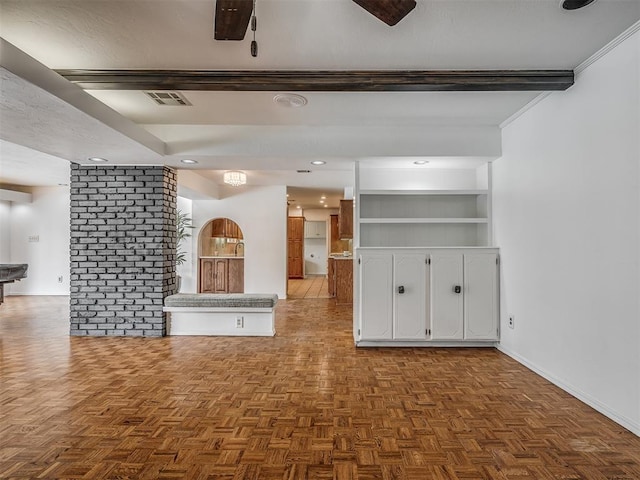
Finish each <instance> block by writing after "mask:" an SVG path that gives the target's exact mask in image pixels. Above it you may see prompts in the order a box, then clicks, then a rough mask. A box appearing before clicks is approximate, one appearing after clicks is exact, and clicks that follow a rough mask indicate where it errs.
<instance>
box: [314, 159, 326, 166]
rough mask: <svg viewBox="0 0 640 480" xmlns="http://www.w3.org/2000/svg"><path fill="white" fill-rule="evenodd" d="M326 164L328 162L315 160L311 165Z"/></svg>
mask: <svg viewBox="0 0 640 480" xmlns="http://www.w3.org/2000/svg"><path fill="white" fill-rule="evenodd" d="M325 163H327V162H325V161H323V160H314V161H313V162H311V165H324V164H325Z"/></svg>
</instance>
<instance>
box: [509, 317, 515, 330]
mask: <svg viewBox="0 0 640 480" xmlns="http://www.w3.org/2000/svg"><path fill="white" fill-rule="evenodd" d="M515 321H516V319H515V317H514V316H513V315H509V328H514V324H515Z"/></svg>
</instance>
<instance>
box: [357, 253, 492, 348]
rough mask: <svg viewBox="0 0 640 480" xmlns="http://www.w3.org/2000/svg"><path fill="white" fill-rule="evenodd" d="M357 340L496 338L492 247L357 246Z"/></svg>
mask: <svg viewBox="0 0 640 480" xmlns="http://www.w3.org/2000/svg"><path fill="white" fill-rule="evenodd" d="M356 252H357V253H356V254H357V258H358V264H359V265H358V279H357V280H358V281H357V283H358V285H359V290H358V299H357V304H358V308H357V319H356V322H357V326H358V338H356V342H360V341H364V342H373V343H375V342H376V341H377V342H380V341H389V342H391V343H393V342H397V341H403V342H407V341H409V342H420V344H421V345H425V346H426V345H429V344H430V343H432V344H438V342H440V344H442V343H443V342H447V343H451V344H453V345H457V344H459V345H465V344H468V343H470V342H479V343H480V344H483V342H494V341H496V340H498V337H499V331H498V319H499V304H498V290H499V288H498V261H497V260H498V255H497V249H489V248H487V249H423V248H416V249H357V251H356Z"/></svg>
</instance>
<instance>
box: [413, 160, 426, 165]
mask: <svg viewBox="0 0 640 480" xmlns="http://www.w3.org/2000/svg"><path fill="white" fill-rule="evenodd" d="M413 163H414V165H426V164H427V163H429V162H427V161H426V160H416V161H415V162H413Z"/></svg>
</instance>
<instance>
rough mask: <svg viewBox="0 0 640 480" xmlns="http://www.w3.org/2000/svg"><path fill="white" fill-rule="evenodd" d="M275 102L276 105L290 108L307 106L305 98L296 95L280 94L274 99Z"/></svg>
mask: <svg viewBox="0 0 640 480" xmlns="http://www.w3.org/2000/svg"><path fill="white" fill-rule="evenodd" d="M273 101H274V103H275V104H276V105H280V106H282V107H289V108H298V107H304V106H305V105H306V104H307V99H306V98H305V97H303V96H302V95H296V94H295V93H278V94H277V95H275V96H274V97H273Z"/></svg>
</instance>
